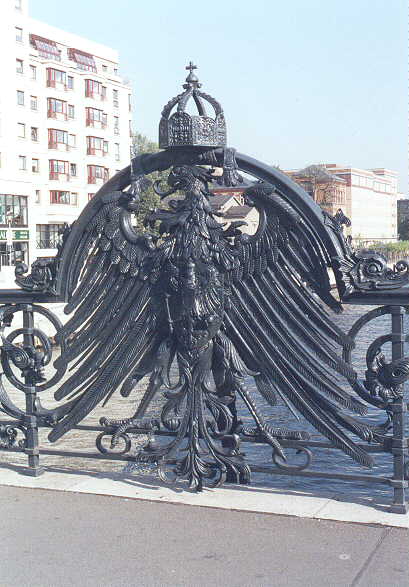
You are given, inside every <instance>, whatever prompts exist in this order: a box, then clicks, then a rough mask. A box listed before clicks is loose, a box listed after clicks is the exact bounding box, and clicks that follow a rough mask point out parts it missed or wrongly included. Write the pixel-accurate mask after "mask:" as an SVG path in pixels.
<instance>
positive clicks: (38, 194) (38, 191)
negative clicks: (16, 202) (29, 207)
mask: <svg viewBox="0 0 409 587" xmlns="http://www.w3.org/2000/svg"><path fill="white" fill-rule="evenodd" d="M34 201H35V203H36V204H39V203H40V202H41V192H40V190H36V191H35V199H34Z"/></svg>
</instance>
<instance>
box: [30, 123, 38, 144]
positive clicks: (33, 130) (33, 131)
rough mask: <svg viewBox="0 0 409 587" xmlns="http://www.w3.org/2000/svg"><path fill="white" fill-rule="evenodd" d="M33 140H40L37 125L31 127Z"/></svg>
mask: <svg viewBox="0 0 409 587" xmlns="http://www.w3.org/2000/svg"><path fill="white" fill-rule="evenodd" d="M31 140H32V141H38V128H37V127H35V126H32V127H31Z"/></svg>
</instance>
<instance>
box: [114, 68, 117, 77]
mask: <svg viewBox="0 0 409 587" xmlns="http://www.w3.org/2000/svg"><path fill="white" fill-rule="evenodd" d="M114 75H118V69H117V68H116V67H114Z"/></svg>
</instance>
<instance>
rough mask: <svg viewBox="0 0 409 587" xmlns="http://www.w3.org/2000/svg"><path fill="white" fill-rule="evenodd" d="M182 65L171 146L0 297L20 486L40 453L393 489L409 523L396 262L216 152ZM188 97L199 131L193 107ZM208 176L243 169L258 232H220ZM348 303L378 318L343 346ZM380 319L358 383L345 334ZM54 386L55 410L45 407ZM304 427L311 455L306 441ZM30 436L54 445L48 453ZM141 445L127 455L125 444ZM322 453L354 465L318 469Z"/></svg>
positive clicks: (396, 506)
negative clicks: (134, 398) (114, 402)
mask: <svg viewBox="0 0 409 587" xmlns="http://www.w3.org/2000/svg"><path fill="white" fill-rule="evenodd" d="M193 69H194V66H193V65H192V64H190V66H189V70H190V74H189V76H188V77H187V79H186V82H187V83H186V84H185V85H184V88H185V91H184V92H183V93H182V94H180V95H179V96H177V97H176V98H174V99H173V100H171V101H170V102H169V103H168V104H167V106H166V107H165V108H164V110H163V112H162V119H161V123H160V140H161V145H162V146H164V147H165V150H164V151H161V152H159V153H155V154H146V155H141V156H139V157H136V158H135V159H134V160H133V161H132V164H131V166H130V167H128V168H126V169H124V170H122V171H121V172H119V173H118V174H117V175H115V177H113V178H112V179H111V180H109V181H108V182H107V183H106V184H105V185H104V186H103V187H102V188H101V189H100V190H99V192H98V193H97V194H96V195H95V197H94V198H93V199H92V200H91V201H90V202H89V203H88V205H87V206H86V207H85V209H84V210H83V212H82V213H81V215H80V217H79V218H78V219H77V221H76V222H75V223H74V224H73V225H72V227H70V228H69V227H67V228H66V229H65V231H64V234H63V235H62V239H61V243H60V244H59V247H58V253H57V255H56V257H55V258H53V259H42V260H41V259H40V260H37V261H35V262H34V263H33V265H32V267H31V272H30V273H29V274H28V269H27V267H25V266H23V265H19V266H17V267H16V282H17V284H18V286H19V288H15V289H9V290H2V291H0V304H1V306H0V336H1V341H2V348H1V363H2V370H3V374H2V376H1V380H0V411H1V412H2V419H1V420H0V448H2V449H4V450H8V451H11V452H13V451H14V452H23V453H25V454H26V455H27V457H28V472H29V473H31V474H32V475H39V474H41V472H42V466H41V463H40V452H41V453H42V454H43V455H60V456H69V457H83V458H95V459H112V460H120V461H124V462H132V463H135V465H137V464H138V463H143V464H146V463H152V464H154V465H155V466H157V470H158V474H159V476H160V478H161V479H162V480H164V481H166V482H174V481H176V480H178V479H186V480H187V481H188V483H189V486H190V487H191V488H194V489H196V490H201V489H202V488H203V487H205V486H208V487H209V486H210V487H215V486H218V485H221V484H222V483H223V482H225V481H228V482H229V481H230V482H235V483H248V482H249V481H250V475H251V472H253V471H256V472H264V473H268V474H272V475H275V474H279V475H297V476H300V477H309V478H317V479H318V478H328V479H334V480H346V481H350V482H357V481H365V482H368V483H374V484H381V485H382V484H383V485H385V486H388V487H391V488H392V489H393V495H394V498H393V503H392V505H391V509H392V511H395V512H406V511H407V489H408V478H409V456H408V452H409V451H408V432H407V424H408V422H407V403H406V400H405V394H404V386H405V383H406V382H407V380H408V378H409V358H408V357H405V343H406V342H408V334H406V333H405V331H404V316H405V313H406V311H407V308H408V305H409V295H408V293H409V271H408V264H407V263H406V262H405V261H400V262H398V263H396V264H395V266H394V267H393V268H390V267H388V265H387V263H386V260H385V259H384V258H383V257H382V255H379V254H377V253H375V252H373V251H370V252H368V251H367V252H365V254H362V255H359V254H358V253H356V252H355V251H354V250H353V249H352V247H351V245H350V242H349V240H348V239H346V238H345V237H344V235H343V225H344V224H347V225H348V223H349V220H348V219H347V218H346V217H345V216H344V215H343V213H342V212H341V211H339V212H338V213H337V214H336V215H335V216H334V217H332V216H330V215H328V214H327V213H325V212H323V211H322V210H321V209H320V208H319V207H318V205H317V204H316V203H315V202H313V201H312V199H311V198H310V197H309V196H308V194H306V192H305V191H304V190H303V189H301V188H300V187H299V186H297V185H296V184H295V183H294V182H292V181H291V180H290V179H289V178H288V177H287V176H286V175H284V174H283V173H281V172H280V171H278V170H277V169H273V168H270V167H269V166H267V165H264V164H262V163H260V162H258V161H255V160H254V159H252V158H250V157H247V156H245V155H242V154H238V153H235V151H234V150H233V149H229V148H226V147H225V146H224V145H225V140H226V134H225V133H226V129H225V122H224V115H223V111H222V109H221V106H220V104H219V103H218V102H216V101H215V100H214V99H213V98H211V97H210V96H208V95H207V94H204V93H203V92H201V91H199V89H198V88H199V87H200V86H199V85H198V80H197V78H196V76H195V75H194V74H193ZM190 99H191V100H194V102H195V104H196V106H197V108H198V112H199V114H198V116H197V117H191V116H190V115H189V114H188V113H187V112H186V104H187V102H188V101H189V100H190ZM205 102H208V104H210V106H211V107H212V108H213V109H214V111H215V118H211V117H208V116H206V114H205V106H204V104H205ZM175 107H176V108H177V111H176V113H175V114H173V115H172V114H171V112H172V109H173V108H175ZM214 167H219V168H222V169H223V174H222V176H218V181H219V183H222V184H224V185H226V186H229V187H232V186H233V187H234V186H236V185H237V184H238V183H240V182H242V178H241V177H240V175H239V173H240V172H242V173H245V174H246V176H247V186H248V187H247V188H246V189H245V191H244V193H243V198H244V201H245V203H246V204H247V205H251V206H254V207H255V208H256V210H257V212H258V214H259V224H258V228H257V231H256V232H255V234H253V235H247V234H244V233H243V232H242V228H243V223H242V222H239V221H236V222H233V223H230V224H229V225H227V224H226V223H223V222H220V219H219V221H218V216H220V214H218V213H217V211H215V210H213V209H212V206H211V200H212V194H211V192H210V190H209V186H208V184H209V182H211V181H214V178H215V176H214V175H213V168H214ZM166 169H169V170H170V172H169V176H168V179H167V182H168V186H169V187H168V189H163V187H161V185H160V182H158V181H155V182H154V184H153V187H154V189H155V191H156V192H157V194H159V195H160V196H161V198H168V197H169V196H170V195H171V194H172V193H174V192H176V191H177V192H178V199H175V200H170V201H169V200H168V201H167V206H166V207H164V208H163V209H159V210H153V211H151V212H150V213H149V214H147V215H146V217H145V220H144V227H139V225H138V228H135V218H134V215H135V212H139V211H140V203H141V198H143V194H144V191H145V190H147V189H148V188H149V187H150V185H151V184H150V182H149V176H150V174H152V173H156V172H158V171H164V170H166ZM155 177H156V176H155ZM328 268H331V269H332V271H333V275H334V277H335V280H336V284H337V290H338V294H339V299H337V298H335V297H333V292H332V291H331V285H330V280H329V274H328ZM56 302H59V303H61V302H64V303H65V304H66V307H65V311H66V312H67V313H68V314H71V317H70V318H69V320H68V321H67V322H66V323H65V324H61V322H60V320H59V319H58V318H57V317H56V316H55V314H54V313H53V312H52V311H51V310H50V309H49V307H48V305H49V304H53V303H56ZM341 304H356V305H363V306H365V305H367V306H377V307H376V309H371V310H370V311H369V312H367V313H366V314H365V315H363V316H362V317H361V318H360V319H359V320H358V321H357V322H356V323H355V324H354V325H353V326H352V328H351V329H350V331H349V332H343V331H342V330H341V329H340V328H339V327H338V326H337V325H336V324H335V323H334V321H333V320H332V319H331V315H330V313H329V312H328V311H327V310H326V309H325V308H326V307H329V308H332V309H333V310H335V311H339V310H340V309H341ZM380 316H390V319H391V328H390V332H385V334H383V335H382V336H380V337H377V338H376V339H375V340H374V341H371V343H370V344H369V347H368V349H365V353H366V356H365V363H366V370H365V373H360V372H359V371H357V370H356V369H355V366H354V361H353V356H354V353H356V352H357V351H361V349H357V348H355V346H356V344H355V342H356V337H357V335H358V334H359V333H360V332H361V330H362V328H363V327H364V326H366V325H367V324H368V323H370V322H371V321H372V320H374V319H375V318H379V317H380ZM386 345H391V357H390V359H388V358H387V354H385V352H384V348H385V346H386ZM52 366H53V367H54V371H51V372H50V369H51V367H52ZM144 377H146V378H147V383H146V386H144V391H143V395H142V398H141V400H140V402H139V404H138V406H137V409H136V412H135V413H134V414H133V415H132V417H130V418H123V419H112V417H111V415H112V414H110V413H109V411H108V407H107V408H106V410H107V412H106V414H107V415H106V416H105V417H103V418H102V419H101V420H100V424H99V425H98V426H94V425H89V424H83V423H82V421H83V420H84V418H85V417H86V416H87V415H88V414H90V413H91V412H92V411H93V410H94V408H96V406H98V405H101V404H102V405H103V406H105V404H106V403H107V402H108V401H109V400H110V398H111V396H112V395H113V393H115V392H116V391H117V390H118V392H119V393H121V395H122V396H123V397H128V396H129V395H130V394H131V393H133V392H134V391H135V389H136V387H137V385H138V383H139V382H140V381H142V380H143V378H144ZM251 379H252V380H253V382H254V385H253V386H252V387H249V386H248V385H247V382H248V380H251ZM51 389H52V390H53V391H54V398H55V400H56V402H57V403H56V404H55V406H54V407H51V408H50V407H45V403H44V402H43V400H42V397H44V395H43V394H44V392H46V391H47V390H51ZM13 390H14V391H13ZM19 393H20V394H24V397H25V405H24V406H23V407H21V405H20V403H19V402H18V401H17V399H16V394H17V395H18V394H19ZM158 397H161V398H162V401H161V402H158V401H156V400H157V398H158ZM154 400H155V401H154ZM239 403H240V404H241V405H242V406H243V408H242V411H240V410H239ZM278 403H282V405H283V406H285V407H286V409H288V410H289V411H290V412H293V413H294V414H296V415H297V416H298V417H299V427H298V428H297V429H292V428H291V427H290V426H287V425H286V426H284V427H282V426H276V425H275V424H274V422H273V423H272V422H271V420H274V417H275V415H276V413H277V407H276V406H277V404H278ZM261 404H262V405H263V406H264V408H263V409H262V408H261V407H260V405H261ZM108 405H109V404H108ZM368 407H370V408H371V409H373V410H375V411H376V412H378V413H380V414H382V415H384V417H383V420H382V421H381V423H379V420H377V421H376V422H375V423H373V422H372V421H370V420H368V419H367V418H366V416H365V414H366V412H367V408H368ZM104 409H105V408H104ZM149 410H150V412H149ZM243 410H245V413H246V417H244V416H243V413H242V412H243ZM249 420H250V421H251V424H249V423H248V421H249ZM304 423H305V425H304ZM311 426H312V427H313V428H314V429H315V430H317V431H318V432H319V433H320V434H321V436H322V440H321V439H319V440H316V439H312V438H311V436H310V434H309V431H308V428H309V427H311ZM41 429H48V430H49V434H48V440H49V442H50V445H49V446H48V445H46V446H45V447H43V446H41V450H40V443H39V430H41ZM70 430H79V431H84V432H87V433H88V434H89V433H91V432H93V433H95V434H96V437H95V449H93V450H92V451H91V452H88V451H87V452H84V451H81V450H61V449H58V448H55V447H53V443H54V442H55V441H57V440H58V439H60V438H61V437H63V436H64V435H65V434H66V433H67V432H69V431H70ZM142 436H143V437H144V443H143V444H142V446H139V444H140V443H139V442H138V443H137V444H138V446H139V448H138V450H137V449H136V447H135V446H133V444H134V443H133V439H134V438H137V437H142ZM146 437H147V439H146ZM242 443H252V444H253V445H255V446H258V445H260V446H262V445H263V446H267V447H269V449H270V450H271V453H272V456H271V461H270V462H268V463H265V464H263V465H261V464H260V463H259V459H258V462H257V463H254V462H253V463H252V462H248V461H247V459H246V455H245V453H244V452H242V450H241V444H242ZM321 448H325V449H328V450H330V451H331V452H333V453H334V454H335V453H336V452H337V451H342V452H343V453H345V454H346V455H347V456H348V457H350V458H351V459H353V460H354V461H355V462H356V463H358V466H359V467H362V469H361V470H359V472H357V473H351V472H350V471H349V470H348V471H338V470H335V468H334V470H331V469H330V468H329V467H327V468H326V470H317V469H315V468H314V467H313V466H312V465H313V459H314V455H315V454H316V452H317V451H318V450H319V449H321ZM292 451H295V452H296V453H298V455H299V456H298V458H297V459H296V460H295V461H292V459H291V458H290V454H292ZM376 453H383V454H384V455H387V456H388V455H389V456H390V462H391V464H392V466H393V471H392V474H391V475H386V474H383V475H377V474H368V473H367V468H371V467H374V459H373V455H374V454H376Z"/></svg>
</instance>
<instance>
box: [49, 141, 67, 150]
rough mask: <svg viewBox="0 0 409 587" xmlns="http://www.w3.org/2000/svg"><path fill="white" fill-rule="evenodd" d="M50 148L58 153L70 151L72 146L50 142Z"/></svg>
mask: <svg viewBox="0 0 409 587" xmlns="http://www.w3.org/2000/svg"><path fill="white" fill-rule="evenodd" d="M48 148H49V149H55V150H56V151H70V150H71V148H72V147H71V146H70V145H68V144H67V143H56V142H55V141H48Z"/></svg>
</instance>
